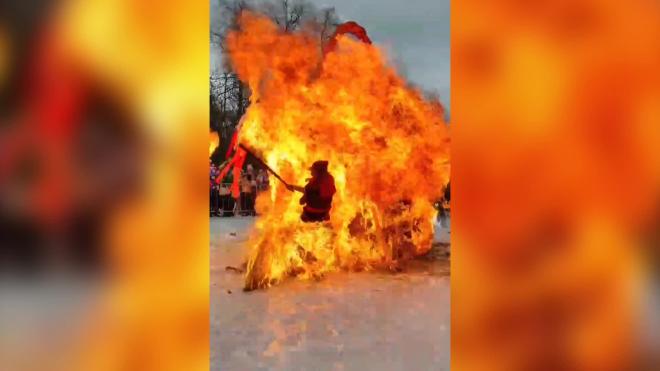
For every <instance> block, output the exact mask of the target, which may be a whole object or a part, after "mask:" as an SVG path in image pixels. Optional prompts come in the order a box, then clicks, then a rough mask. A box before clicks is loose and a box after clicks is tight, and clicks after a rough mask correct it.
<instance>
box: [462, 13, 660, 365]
mask: <svg viewBox="0 0 660 371" xmlns="http://www.w3.org/2000/svg"><path fill="white" fill-rule="evenodd" d="M451 100H452V105H453V107H452V108H453V110H452V119H453V122H454V131H453V135H454V138H453V143H454V144H453V148H452V154H453V164H452V165H453V166H452V178H453V179H452V186H453V190H454V199H453V202H454V203H453V205H452V211H453V212H454V215H453V217H454V224H453V228H454V229H453V231H452V239H453V241H452V246H453V248H452V254H453V256H452V259H453V260H452V264H453V265H452V299H451V303H452V369H456V370H468V371H473V370H498V371H499V370H501V371H516V370H623V369H658V366H660V364H658V363H657V361H658V354H657V350H658V349H660V344H658V342H657V339H658V337H657V336H655V340H654V336H653V333H654V331H657V330H658V315H657V313H659V312H660V308H659V307H658V275H657V274H658V271H657V253H658V246H659V239H658V235H659V234H658V231H659V230H660V229H659V228H660V223H659V222H660V3H659V2H657V1H645V0H640V1H638V0H634V1H614V0H598V1H595V0H578V1H575V0H571V1H566V0H558V1H557V0H554V1H504V0H503V1H487V2H486V1H476V0H460V1H454V2H452V98H451ZM654 287H655V288H654ZM656 334H657V332H656Z"/></svg>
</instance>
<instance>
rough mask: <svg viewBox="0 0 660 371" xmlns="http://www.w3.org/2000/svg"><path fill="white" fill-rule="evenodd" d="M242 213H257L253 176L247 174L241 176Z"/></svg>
mask: <svg viewBox="0 0 660 371" xmlns="http://www.w3.org/2000/svg"><path fill="white" fill-rule="evenodd" d="M240 186H241V213H242V214H244V215H253V216H254V215H255V212H254V193H253V189H252V176H251V175H250V174H245V175H244V176H243V177H242V178H241V182H240Z"/></svg>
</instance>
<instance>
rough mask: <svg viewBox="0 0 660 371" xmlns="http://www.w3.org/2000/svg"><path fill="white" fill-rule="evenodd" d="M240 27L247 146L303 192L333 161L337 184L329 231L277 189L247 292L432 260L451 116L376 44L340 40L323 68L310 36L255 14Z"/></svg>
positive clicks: (234, 36) (262, 206)
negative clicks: (322, 164) (318, 166)
mask: <svg viewBox="0 0 660 371" xmlns="http://www.w3.org/2000/svg"><path fill="white" fill-rule="evenodd" d="M240 26H241V27H240V30H239V31H235V32H233V33H231V34H230V35H229V36H228V46H229V51H230V59H231V63H232V65H233V67H234V68H235V70H236V72H237V73H238V75H239V77H240V78H241V80H242V81H244V82H246V83H248V84H249V87H250V89H251V91H252V95H251V102H252V104H251V105H250V107H249V109H248V111H247V112H246V114H245V117H244V123H243V127H242V129H241V136H240V141H241V143H243V144H246V145H247V146H248V147H250V148H252V149H254V150H255V152H256V153H259V154H260V155H261V156H262V158H263V159H264V160H265V161H266V162H267V163H268V165H269V166H270V167H271V168H273V169H274V170H275V171H277V172H280V173H281V174H282V176H283V177H284V178H285V179H288V180H289V181H290V182H292V183H296V184H299V185H302V184H304V182H305V179H306V178H307V177H308V176H309V172H308V170H307V169H308V168H309V166H310V165H311V164H312V163H313V162H314V161H316V160H320V159H325V160H328V161H329V171H330V172H331V173H332V175H333V176H334V178H335V181H336V183H337V184H336V185H337V194H336V195H335V198H334V202H333V208H332V211H331V222H329V223H325V224H305V223H302V222H301V221H300V220H299V217H300V213H301V211H302V210H301V206H300V205H299V203H298V198H299V195H298V194H292V193H290V192H288V191H287V190H286V189H285V187H283V186H282V185H281V184H279V183H275V180H272V182H273V183H272V184H271V185H272V187H271V191H270V194H262V195H261V196H260V197H259V199H258V200H257V208H258V211H259V212H261V213H262V214H263V217H262V218H260V220H259V221H258V222H257V225H256V233H255V234H254V236H253V238H252V240H251V243H252V244H253V252H252V254H251V256H250V258H249V262H248V272H247V277H246V289H254V288H261V287H267V286H269V285H271V284H273V283H276V282H278V281H280V280H281V279H282V278H284V277H285V276H287V275H294V276H297V277H299V278H317V277H320V276H322V275H323V274H324V273H326V272H329V271H333V270H337V269H350V270H364V269H373V268H380V267H382V268H394V267H398V266H399V264H400V263H401V262H404V261H405V260H406V259H407V258H410V257H413V256H416V255H420V254H424V253H426V252H428V251H429V250H430V249H431V244H432V237H433V218H434V216H435V215H436V211H435V209H434V208H433V201H434V200H437V199H438V198H439V197H440V196H441V194H442V190H443V187H444V185H445V184H446V183H447V182H448V179H449V138H448V128H447V125H446V123H445V121H444V119H443V108H442V106H441V105H440V104H439V103H437V102H435V103H434V102H429V101H427V100H425V99H424V98H423V96H422V95H421V93H420V92H419V91H417V90H415V89H413V88H411V87H409V86H408V85H407V84H406V82H405V81H404V80H403V79H402V78H401V77H400V76H399V75H398V74H397V72H396V71H395V69H394V68H393V67H391V66H389V65H388V64H387V62H386V58H385V55H384V54H383V53H382V51H381V50H379V49H378V48H376V47H374V46H372V45H368V44H365V43H361V42H358V41H354V40H352V39H349V38H347V37H345V36H339V37H338V38H337V47H336V49H335V50H334V51H333V52H331V53H328V54H327V55H326V56H325V58H323V56H322V53H321V47H320V45H318V43H317V41H316V39H315V38H314V37H313V36H312V35H308V34H306V33H305V32H299V33H285V32H282V31H280V30H278V28H277V27H276V25H274V24H273V23H272V22H271V21H270V20H268V19H266V18H263V17H260V16H257V15H254V14H250V13H246V14H244V15H243V16H242V17H241V19H240ZM271 179H272V178H271ZM402 201H403V202H402Z"/></svg>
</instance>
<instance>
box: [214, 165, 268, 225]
mask: <svg viewBox="0 0 660 371" xmlns="http://www.w3.org/2000/svg"><path fill="white" fill-rule="evenodd" d="M220 171H221V169H220V168H219V167H218V166H216V165H215V164H214V163H213V162H211V164H210V187H209V191H210V195H209V199H210V212H211V216H234V215H243V216H248V215H249V216H256V215H257V212H256V210H255V207H254V206H255V200H256V198H257V193H259V192H261V191H264V190H267V189H268V184H269V183H268V182H269V178H268V172H266V170H264V169H259V170H255V169H254V167H253V166H252V165H249V164H248V165H247V167H246V169H245V170H244V171H242V172H241V179H240V181H239V190H240V195H239V197H238V199H235V198H234V197H233V196H232V194H231V185H232V183H233V174H232V173H231V172H230V173H229V174H228V175H227V176H226V177H225V179H223V180H222V181H221V182H217V181H216V180H217V177H218V176H219V175H220Z"/></svg>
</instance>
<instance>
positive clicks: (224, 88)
mask: <svg viewBox="0 0 660 371" xmlns="http://www.w3.org/2000/svg"><path fill="white" fill-rule="evenodd" d="M248 10H249V11H252V12H255V13H258V14H262V15H264V16H266V17H268V18H270V19H271V20H272V21H273V22H275V24H277V25H278V26H279V27H280V29H281V30H282V31H283V32H297V31H299V30H301V29H304V30H305V32H312V33H314V34H317V35H318V40H319V50H321V48H322V45H324V44H325V43H326V42H327V41H328V39H329V38H330V37H331V35H332V33H333V32H334V27H335V26H336V25H337V23H338V22H339V20H338V17H337V15H336V13H335V10H334V8H325V9H322V10H318V9H317V8H316V7H315V6H314V5H313V4H312V3H311V2H308V1H305V0H270V1H256V0H218V9H217V11H219V12H220V14H219V17H218V18H217V19H218V21H219V24H217V25H216V24H213V25H211V44H212V45H216V46H218V47H219V48H220V52H221V54H222V56H223V62H222V68H221V70H222V72H213V73H211V76H210V96H211V97H210V99H211V104H212V108H211V113H212V115H211V119H212V122H211V127H212V128H215V129H216V130H217V131H218V132H219V133H220V136H221V138H222V139H221V142H222V143H226V142H227V140H226V139H227V138H229V137H231V135H232V134H233V130H234V127H235V126H236V125H237V124H238V122H239V120H240V118H241V116H242V115H243V114H244V113H245V111H246V110H247V107H248V105H249V103H250V101H249V96H250V90H249V88H248V87H247V86H246V85H245V84H244V83H243V82H241V81H240V79H239V78H238V76H237V75H236V74H235V73H234V72H233V68H232V66H231V64H230V63H229V60H228V58H226V54H225V52H226V43H225V41H226V38H227V35H228V34H229V33H230V32H231V31H232V30H237V29H238V27H239V24H238V19H239V17H240V15H241V13H243V12H244V11H248Z"/></svg>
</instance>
